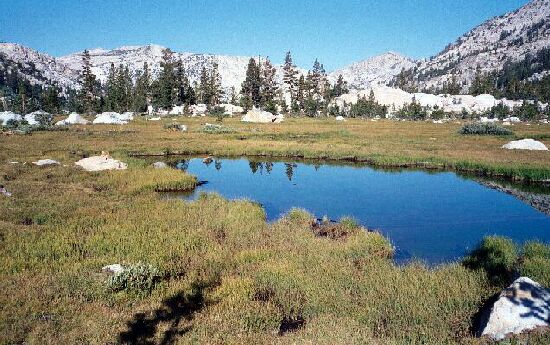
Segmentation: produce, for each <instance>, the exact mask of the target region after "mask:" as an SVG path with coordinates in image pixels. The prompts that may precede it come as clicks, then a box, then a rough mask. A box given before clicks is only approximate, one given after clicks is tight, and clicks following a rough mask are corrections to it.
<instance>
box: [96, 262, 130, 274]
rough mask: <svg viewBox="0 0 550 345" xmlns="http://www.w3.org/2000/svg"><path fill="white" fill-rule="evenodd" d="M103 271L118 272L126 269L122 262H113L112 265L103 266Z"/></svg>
mask: <svg viewBox="0 0 550 345" xmlns="http://www.w3.org/2000/svg"><path fill="white" fill-rule="evenodd" d="M101 271H103V272H106V273H112V274H118V273H121V272H122V271H124V267H123V266H122V265H121V264H112V265H107V266H103V268H102V269H101Z"/></svg>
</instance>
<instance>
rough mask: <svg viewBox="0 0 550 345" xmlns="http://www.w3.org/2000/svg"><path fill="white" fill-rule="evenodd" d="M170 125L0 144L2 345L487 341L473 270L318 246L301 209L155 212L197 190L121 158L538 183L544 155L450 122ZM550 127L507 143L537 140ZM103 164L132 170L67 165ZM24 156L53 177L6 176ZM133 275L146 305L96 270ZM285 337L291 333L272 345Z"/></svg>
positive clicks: (26, 170) (251, 206)
mask: <svg viewBox="0 0 550 345" xmlns="http://www.w3.org/2000/svg"><path fill="white" fill-rule="evenodd" d="M166 121H171V120H166ZM181 121H182V122H184V123H186V124H189V125H190V132H188V133H177V132H172V131H167V130H164V129H163V128H162V126H163V125H162V124H158V123H146V122H144V121H137V122H136V123H134V124H131V125H129V126H124V127H114V126H93V127H92V126H90V127H80V128H78V127H77V128H72V129H71V130H70V131H68V132H62V133H55V132H47V133H33V134H32V135H29V136H11V137H0V145H2V150H1V151H0V159H1V160H2V163H1V164H0V183H1V184H4V185H6V187H7V188H8V189H9V190H10V191H11V192H13V196H12V197H10V198H7V197H4V196H0V210H2V212H0V245H1V248H0V249H1V250H0V290H1V291H2V292H1V293H0V305H1V306H2V308H0V343H27V344H44V343H56V344H59V343H63V344H65V343H67V344H77V343H78V344H80V343H90V344H105V343H120V342H127V343H146V342H150V343H162V342H163V341H164V342H165V343H169V342H173V343H178V344H187V343H189V344H191V343H204V344H222V343H232V344H242V343H255V344H256V343H257V344H273V343H280V344H287V343H305V344H338V343H339V344H360V343H372V344H414V343H416V344H420V343H422V344H481V343H484V341H483V340H479V339H475V338H473V337H472V336H471V334H470V332H469V327H470V326H471V319H472V317H473V316H474V314H475V313H476V311H477V310H478V307H479V305H480V303H481V302H482V301H483V300H484V299H485V298H487V297H488V296H490V295H491V294H492V293H494V292H495V289H494V288H493V287H491V285H490V284H489V283H488V280H487V278H486V277H485V275H484V274H483V273H482V272H477V271H470V270H468V269H466V268H464V267H463V266H461V265H458V264H451V265H445V266H441V267H437V268H427V267H424V266H423V265H421V264H410V265H407V266H405V267H397V266H395V265H394V264H393V263H392V262H391V259H389V256H390V255H391V252H392V249H391V247H390V245H389V243H388V242H387V240H386V239H384V238H383V237H382V236H381V235H379V234H377V233H367V232H364V231H357V230H350V231H349V233H348V235H347V236H345V237H342V238H338V239H331V238H330V237H318V236H316V235H315V233H314V232H313V231H312V230H311V228H310V222H311V216H310V215H307V214H305V213H304V212H303V211H299V210H294V211H291V212H289V214H288V215H287V216H285V217H283V218H282V219H280V220H279V221H277V222H275V223H269V224H268V223H266V221H265V213H264V211H263V209H262V208H261V207H260V206H258V205H257V204H255V203H252V202H248V201H227V200H224V199H222V198H220V197H218V196H215V195H208V196H203V197H201V198H199V200H197V201H194V202H184V201H181V200H164V199H162V198H161V197H160V196H159V195H158V193H156V192H155V190H158V189H171V188H178V189H179V188H189V187H192V186H193V185H194V184H195V179H194V178H192V177H190V176H188V175H185V174H184V173H182V172H178V171H175V170H170V169H168V170H155V169H152V168H150V167H149V166H148V164H146V163H145V162H144V161H141V160H139V159H135V158H130V157H129V154H130V153H132V152H157V151H158V152H162V151H164V150H174V151H175V150H178V151H186V152H206V151H208V152H212V153H219V154H230V155H240V154H245V153H254V154H276V155H289V154H299V155H304V156H310V157H315V156H324V155H327V156H332V155H333V156H334V158H338V157H339V158H344V157H345V156H347V155H350V156H351V155H352V156H357V157H371V158H372V157H376V158H377V159H379V161H380V162H381V161H384V160H387V161H389V162H397V161H399V162H404V161H407V160H411V161H414V160H416V159H418V160H419V161H423V160H428V159H430V160H432V161H445V160H448V161H452V160H456V161H457V162H458V161H460V160H461V159H462V158H460V157H464V159H466V158H467V159H471V161H472V162H474V163H479V164H485V165H488V166H490V165H492V164H495V165H503V166H512V165H514V166H521V167H523V166H525V167H529V168H537V169H546V170H547V169H548V159H549V158H548V156H547V155H546V153H526V156H523V155H521V154H518V153H516V152H509V151H503V150H500V149H498V147H499V146H500V145H501V144H502V142H503V141H505V140H506V139H502V138H471V137H461V136H459V135H458V134H456V130H457V128H458V125H454V124H449V125H432V124H424V123H421V124H417V123H407V124H403V123H393V122H388V121H382V122H377V123H374V122H364V121H360V120H352V121H348V122H346V123H345V124H336V123H334V122H332V121H328V120H326V121H325V120H320V121H314V120H309V119H291V120H289V121H287V123H285V124H282V125H280V126H269V125H266V126H262V125H244V124H240V123H238V122H237V121H236V120H230V121H227V125H229V126H231V127H234V128H236V129H237V130H238V132H237V133H235V134H231V135H225V134H223V135H222V134H220V135H218V134H216V135H213V134H211V135H209V134H204V133H202V132H201V131H200V123H201V122H203V121H204V122H206V121H207V120H204V119H185V120H181ZM548 128H549V127H544V126H532V128H531V127H528V126H521V127H520V126H517V127H516V128H515V129H516V133H521V135H523V134H525V135H527V134H539V135H540V134H544V132H545V131H547V130H548ZM243 137H244V138H245V139H244V140H241V139H242V138H243ZM432 137H435V138H436V140H431V139H430V138H432ZM472 143H478V145H472ZM101 150H105V151H109V152H110V153H111V154H113V155H114V156H115V157H116V158H119V159H122V160H124V161H125V162H128V163H129V169H128V170H125V171H115V172H103V173H87V172H85V171H82V170H80V169H77V168H76V167H75V166H74V165H73V163H74V162H75V161H76V160H78V159H80V158H81V157H82V156H84V155H87V154H94V153H99V152H100V151H101ZM470 154H471V156H470ZM396 157H399V158H396ZM37 158H53V159H57V160H60V161H61V162H62V165H60V166H51V167H43V168H40V167H36V166H33V165H30V164H25V165H23V164H10V163H7V161H14V160H17V161H21V162H30V161H32V160H35V159H37ZM64 165H66V166H64ZM346 226H348V227H349V226H351V225H350V224H346ZM139 262H142V263H144V264H148V265H153V266H154V267H156V268H158V269H159V271H160V272H162V279H161V281H159V282H158V284H157V285H156V287H155V288H154V289H153V291H152V293H151V294H150V295H135V294H132V293H129V292H126V291H122V292H117V293H114V292H112V291H109V290H108V289H107V288H106V285H105V281H106V279H107V277H108V276H107V275H106V274H105V273H102V272H101V267H102V266H104V265H107V264H111V263H121V264H125V265H129V264H136V263H139ZM282 324H283V325H286V327H288V328H290V329H292V325H297V326H296V327H297V328H296V329H295V330H293V331H289V332H285V333H281V332H280V329H281V325H282ZM283 328H284V327H283ZM526 338H530V339H529V341H530V343H532V344H536V343H538V344H544V343H545V341H547V340H548V338H547V337H546V336H545V335H541V334H535V335H533V336H526V337H524V339H526Z"/></svg>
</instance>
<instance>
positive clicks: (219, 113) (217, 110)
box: [209, 106, 227, 122]
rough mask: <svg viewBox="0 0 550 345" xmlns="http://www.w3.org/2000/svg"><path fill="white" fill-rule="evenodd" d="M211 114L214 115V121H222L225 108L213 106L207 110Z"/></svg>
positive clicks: (224, 115)
mask: <svg viewBox="0 0 550 345" xmlns="http://www.w3.org/2000/svg"><path fill="white" fill-rule="evenodd" d="M209 113H210V115H211V116H214V117H215V118H216V121H218V122H222V121H223V119H224V118H225V117H226V116H227V115H226V114H225V108H224V107H220V106H215V107H213V108H211V109H210V111H209Z"/></svg>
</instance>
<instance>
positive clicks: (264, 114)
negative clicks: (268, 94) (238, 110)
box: [241, 108, 284, 123]
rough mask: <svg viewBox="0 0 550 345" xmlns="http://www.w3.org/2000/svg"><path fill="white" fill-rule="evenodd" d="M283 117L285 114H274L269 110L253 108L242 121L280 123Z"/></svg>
mask: <svg viewBox="0 0 550 345" xmlns="http://www.w3.org/2000/svg"><path fill="white" fill-rule="evenodd" d="M283 119H284V117H283V115H273V114H272V113H270V112H268V111H263V110H260V109H257V108H253V109H251V110H249V111H248V112H247V113H246V115H244V116H243V117H242V118H241V121H243V122H252V123H280V122H282V121H283Z"/></svg>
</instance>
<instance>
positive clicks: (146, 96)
mask: <svg viewBox="0 0 550 345" xmlns="http://www.w3.org/2000/svg"><path fill="white" fill-rule="evenodd" d="M150 94H151V74H150V72H149V65H148V64H147V62H145V63H143V72H141V73H139V74H138V76H137V78H136V86H135V88H134V97H133V105H132V110H133V111H135V112H145V111H147V107H148V106H149V102H150V97H151V95H150Z"/></svg>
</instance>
